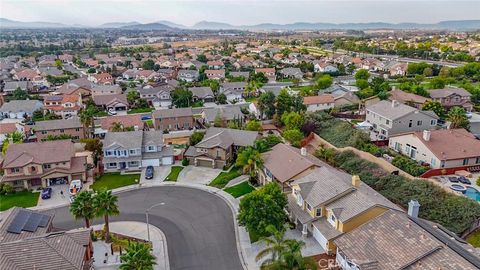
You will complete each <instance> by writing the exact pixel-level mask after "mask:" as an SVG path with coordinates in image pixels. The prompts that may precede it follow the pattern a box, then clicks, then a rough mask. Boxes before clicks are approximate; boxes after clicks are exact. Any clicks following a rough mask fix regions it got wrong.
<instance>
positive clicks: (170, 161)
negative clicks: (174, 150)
mask: <svg viewBox="0 0 480 270" xmlns="http://www.w3.org/2000/svg"><path fill="white" fill-rule="evenodd" d="M172 164H173V157H163V158H162V165H172Z"/></svg>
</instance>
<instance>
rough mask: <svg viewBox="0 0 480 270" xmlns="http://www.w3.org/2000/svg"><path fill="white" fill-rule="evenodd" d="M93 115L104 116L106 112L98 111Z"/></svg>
mask: <svg viewBox="0 0 480 270" xmlns="http://www.w3.org/2000/svg"><path fill="white" fill-rule="evenodd" d="M94 116H96V117H104V116H108V113H107V112H105V111H98V112H96V113H95V114H94Z"/></svg>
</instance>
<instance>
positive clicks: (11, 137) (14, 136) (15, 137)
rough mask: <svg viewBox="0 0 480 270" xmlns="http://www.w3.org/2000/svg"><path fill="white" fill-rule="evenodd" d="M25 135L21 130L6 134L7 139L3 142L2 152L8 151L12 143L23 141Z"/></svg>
mask: <svg viewBox="0 0 480 270" xmlns="http://www.w3.org/2000/svg"><path fill="white" fill-rule="evenodd" d="M23 137H24V136H23V133H21V132H19V131H14V132H12V133H8V134H7V135H6V136H5V140H4V141H3V144H2V153H3V154H5V153H7V150H8V147H9V146H10V144H11V143H14V144H19V143H22V142H23Z"/></svg>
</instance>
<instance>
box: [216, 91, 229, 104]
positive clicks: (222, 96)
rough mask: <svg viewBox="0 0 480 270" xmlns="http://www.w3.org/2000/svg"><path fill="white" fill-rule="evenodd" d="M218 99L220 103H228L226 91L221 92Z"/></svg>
mask: <svg viewBox="0 0 480 270" xmlns="http://www.w3.org/2000/svg"><path fill="white" fill-rule="evenodd" d="M217 101H218V103H220V104H227V96H225V94H224V93H220V94H219V95H218V96H217Z"/></svg>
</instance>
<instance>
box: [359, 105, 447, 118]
mask: <svg viewBox="0 0 480 270" xmlns="http://www.w3.org/2000/svg"><path fill="white" fill-rule="evenodd" d="M393 102H396V103H395V106H392V103H393ZM367 110H369V111H372V112H374V113H376V114H379V115H381V116H383V117H385V118H388V119H390V120H392V121H394V120H396V119H399V118H402V117H404V116H406V115H408V114H411V113H422V114H425V115H428V116H430V117H432V118H435V119H438V116H437V115H436V114H435V113H434V112H433V111H422V110H418V109H416V108H414V107H410V106H408V105H405V104H402V103H398V102H397V101H391V102H389V101H386V100H381V101H379V102H377V103H375V104H373V105H371V106H368V107H367Z"/></svg>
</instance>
